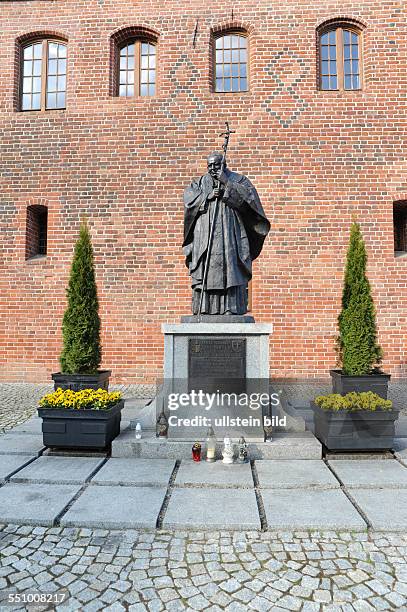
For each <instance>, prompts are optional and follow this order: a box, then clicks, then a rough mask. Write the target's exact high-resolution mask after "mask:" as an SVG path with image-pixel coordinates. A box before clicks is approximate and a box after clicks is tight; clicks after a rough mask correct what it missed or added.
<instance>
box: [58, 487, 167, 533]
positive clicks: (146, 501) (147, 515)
mask: <svg viewBox="0 0 407 612" xmlns="http://www.w3.org/2000/svg"><path fill="white" fill-rule="evenodd" d="M166 492H167V489H166V488H165V487H123V486H103V487H100V486H93V487H92V486H88V487H87V488H86V490H85V491H84V492H83V493H82V494H81V496H80V497H79V498H78V499H77V500H76V501H75V502H74V504H73V505H72V506H71V508H70V509H69V510H68V512H67V513H66V514H65V516H63V517H62V519H61V525H65V526H82V527H101V528H105V529H124V528H129V529H136V528H148V529H154V528H155V526H156V523H157V518H158V514H159V512H160V510H161V506H162V504H163V501H164V497H165V494H166Z"/></svg>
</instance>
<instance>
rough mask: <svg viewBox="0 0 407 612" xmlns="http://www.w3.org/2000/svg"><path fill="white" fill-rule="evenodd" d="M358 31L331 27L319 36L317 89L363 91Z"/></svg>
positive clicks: (337, 26) (345, 26)
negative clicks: (318, 87)
mask: <svg viewBox="0 0 407 612" xmlns="http://www.w3.org/2000/svg"><path fill="white" fill-rule="evenodd" d="M361 40H362V36H361V31H360V30H359V29H358V28H357V27H356V26H354V25H351V24H346V23H345V24H339V25H338V24H334V25H330V26H328V27H326V28H323V29H322V30H321V31H320V33H319V86H320V89H323V90H341V89H345V90H352V89H361V87H362V55H361V54H362V45H361Z"/></svg>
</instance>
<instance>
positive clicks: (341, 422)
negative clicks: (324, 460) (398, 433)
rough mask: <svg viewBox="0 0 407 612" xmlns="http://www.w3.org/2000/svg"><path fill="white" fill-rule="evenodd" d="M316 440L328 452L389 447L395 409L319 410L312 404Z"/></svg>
mask: <svg viewBox="0 0 407 612" xmlns="http://www.w3.org/2000/svg"><path fill="white" fill-rule="evenodd" d="M312 408H313V410H314V427H315V435H316V437H317V438H318V439H319V440H320V441H321V442H322V443H323V444H325V446H326V447H327V448H328V449H329V450H331V451H345V450H346V451H354V450H358V451H371V450H380V451H384V450H390V449H391V448H393V441H394V433H395V431H394V430H395V421H397V419H398V416H399V411H398V410H394V409H393V410H375V411H372V412H371V411H369V410H358V411H356V412H348V411H347V410H339V411H337V412H335V411H333V410H323V409H322V408H320V407H319V406H317V405H316V404H315V403H314V402H312Z"/></svg>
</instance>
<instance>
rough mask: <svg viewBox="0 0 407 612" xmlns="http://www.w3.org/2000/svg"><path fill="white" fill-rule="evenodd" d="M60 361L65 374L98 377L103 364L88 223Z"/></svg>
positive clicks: (78, 251) (79, 246)
mask: <svg viewBox="0 0 407 612" xmlns="http://www.w3.org/2000/svg"><path fill="white" fill-rule="evenodd" d="M67 298H68V307H67V309H66V311H65V314H64V318H63V323H62V334H63V350H62V353H61V357H60V363H61V372H62V373H64V374H96V373H97V370H98V367H99V364H100V361H101V353H102V351H101V345H100V318H99V314H98V310H99V303H98V297H97V288H96V281H95V269H94V262H93V248H92V242H91V238H90V234H89V229H88V226H87V224H86V222H83V223H82V225H81V228H80V234H79V239H78V241H77V243H76V245H75V252H74V257H73V261H72V267H71V272H70V277H69V285H68V289H67Z"/></svg>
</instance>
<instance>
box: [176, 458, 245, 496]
mask: <svg viewBox="0 0 407 612" xmlns="http://www.w3.org/2000/svg"><path fill="white" fill-rule="evenodd" d="M174 484H175V486H177V487H220V488H223V489H225V488H229V487H233V488H239V489H241V488H243V489H252V488H253V487H254V482H253V476H252V470H251V467H250V463H243V464H238V463H234V464H232V465H225V464H224V463H222V461H216V462H215V463H208V462H207V461H200V462H199V463H198V462H195V461H192V460H188V459H185V460H183V461H182V463H181V465H180V467H179V470H178V473H177V477H176V479H175V483H174Z"/></svg>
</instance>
